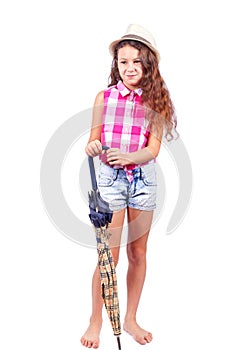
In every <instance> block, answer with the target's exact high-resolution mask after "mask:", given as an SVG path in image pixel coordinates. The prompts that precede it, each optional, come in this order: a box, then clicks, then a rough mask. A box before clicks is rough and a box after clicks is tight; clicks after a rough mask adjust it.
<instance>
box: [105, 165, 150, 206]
mask: <svg viewBox="0 0 233 350" xmlns="http://www.w3.org/2000/svg"><path fill="white" fill-rule="evenodd" d="M133 177H134V179H133V181H132V182H129V180H128V178H127V176H126V172H125V170H123V169H115V168H112V167H110V166H108V165H106V164H104V163H101V164H100V168H99V176H98V188H99V191H100V195H101V197H102V198H103V199H104V200H105V201H106V202H107V203H109V206H110V209H111V210H112V211H118V210H121V209H124V208H126V207H130V208H134V209H139V210H148V211H150V210H154V209H155V208H156V189H157V182H156V172H155V165H154V162H150V163H148V164H146V165H143V166H141V167H139V168H136V169H134V170H133Z"/></svg>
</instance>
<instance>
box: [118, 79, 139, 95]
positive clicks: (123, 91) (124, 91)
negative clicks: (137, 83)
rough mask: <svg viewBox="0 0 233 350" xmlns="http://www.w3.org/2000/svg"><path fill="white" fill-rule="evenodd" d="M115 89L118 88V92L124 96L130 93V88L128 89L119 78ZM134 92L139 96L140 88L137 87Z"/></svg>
mask: <svg viewBox="0 0 233 350" xmlns="http://www.w3.org/2000/svg"><path fill="white" fill-rule="evenodd" d="M117 89H118V90H119V92H120V94H121V95H122V96H123V97H124V96H127V95H129V94H130V93H131V90H130V89H128V88H127V87H126V86H125V85H124V83H123V82H122V81H121V80H119V81H118V83H117ZM134 92H135V93H136V94H137V95H138V96H141V94H142V89H141V88H138V89H135V90H134Z"/></svg>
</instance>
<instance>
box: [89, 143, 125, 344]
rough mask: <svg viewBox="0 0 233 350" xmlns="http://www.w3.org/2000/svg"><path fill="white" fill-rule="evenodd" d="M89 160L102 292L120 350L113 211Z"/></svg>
mask: <svg viewBox="0 0 233 350" xmlns="http://www.w3.org/2000/svg"><path fill="white" fill-rule="evenodd" d="M103 149H105V150H106V149H108V147H106V146H103ZM88 162H89V168H90V174H91V182H92V190H91V192H89V193H88V197H89V208H90V214H89V218H90V220H91V222H92V224H93V226H94V228H95V234H96V242H97V252H98V265H99V270H100V279H101V293H102V297H103V301H104V305H105V308H106V310H107V314H108V317H109V320H110V322H111V326H112V329H113V333H114V335H115V336H116V337H117V344H118V349H119V350H120V349H121V343H120V334H121V323H120V310H119V300H118V289H117V276H116V270H115V266H114V261H113V257H112V253H111V250H110V248H109V243H108V240H109V236H110V232H109V229H108V226H109V224H110V223H111V220H112V215H113V213H112V211H111V210H110V208H109V204H108V203H107V202H105V201H104V200H103V198H101V196H100V193H99V190H98V187H97V181H96V175H95V167H94V162H93V158H92V157H90V156H89V157H88Z"/></svg>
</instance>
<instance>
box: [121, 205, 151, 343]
mask: <svg viewBox="0 0 233 350" xmlns="http://www.w3.org/2000/svg"><path fill="white" fill-rule="evenodd" d="M152 217H153V212H152V211H150V212H146V211H143V212H142V211H139V210H136V209H131V208H129V210H128V221H129V243H128V245H127V254H128V260H129V267H128V274H127V289H128V293H127V310H126V315H125V320H124V330H125V331H127V332H128V333H129V334H130V335H131V336H132V337H133V338H134V339H135V340H136V341H137V342H138V343H139V344H142V345H144V344H146V343H149V342H151V341H152V334H151V333H150V332H148V331H146V330H145V329H143V328H141V327H140V326H139V325H138V324H137V321H136V313H137V309H138V305H139V301H140V297H141V293H142V289H143V285H144V281H145V276H146V247H147V240H148V235H149V230H150V227H151V222H152ZM133 237H135V238H136V240H134V238H133Z"/></svg>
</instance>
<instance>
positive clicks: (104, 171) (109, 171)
mask: <svg viewBox="0 0 233 350" xmlns="http://www.w3.org/2000/svg"><path fill="white" fill-rule="evenodd" d="M117 175H118V170H117V169H113V168H110V167H108V166H106V165H105V166H102V167H100V171H99V181H98V186H100V187H110V186H112V185H113V184H114V181H115V180H116V179H117Z"/></svg>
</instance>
